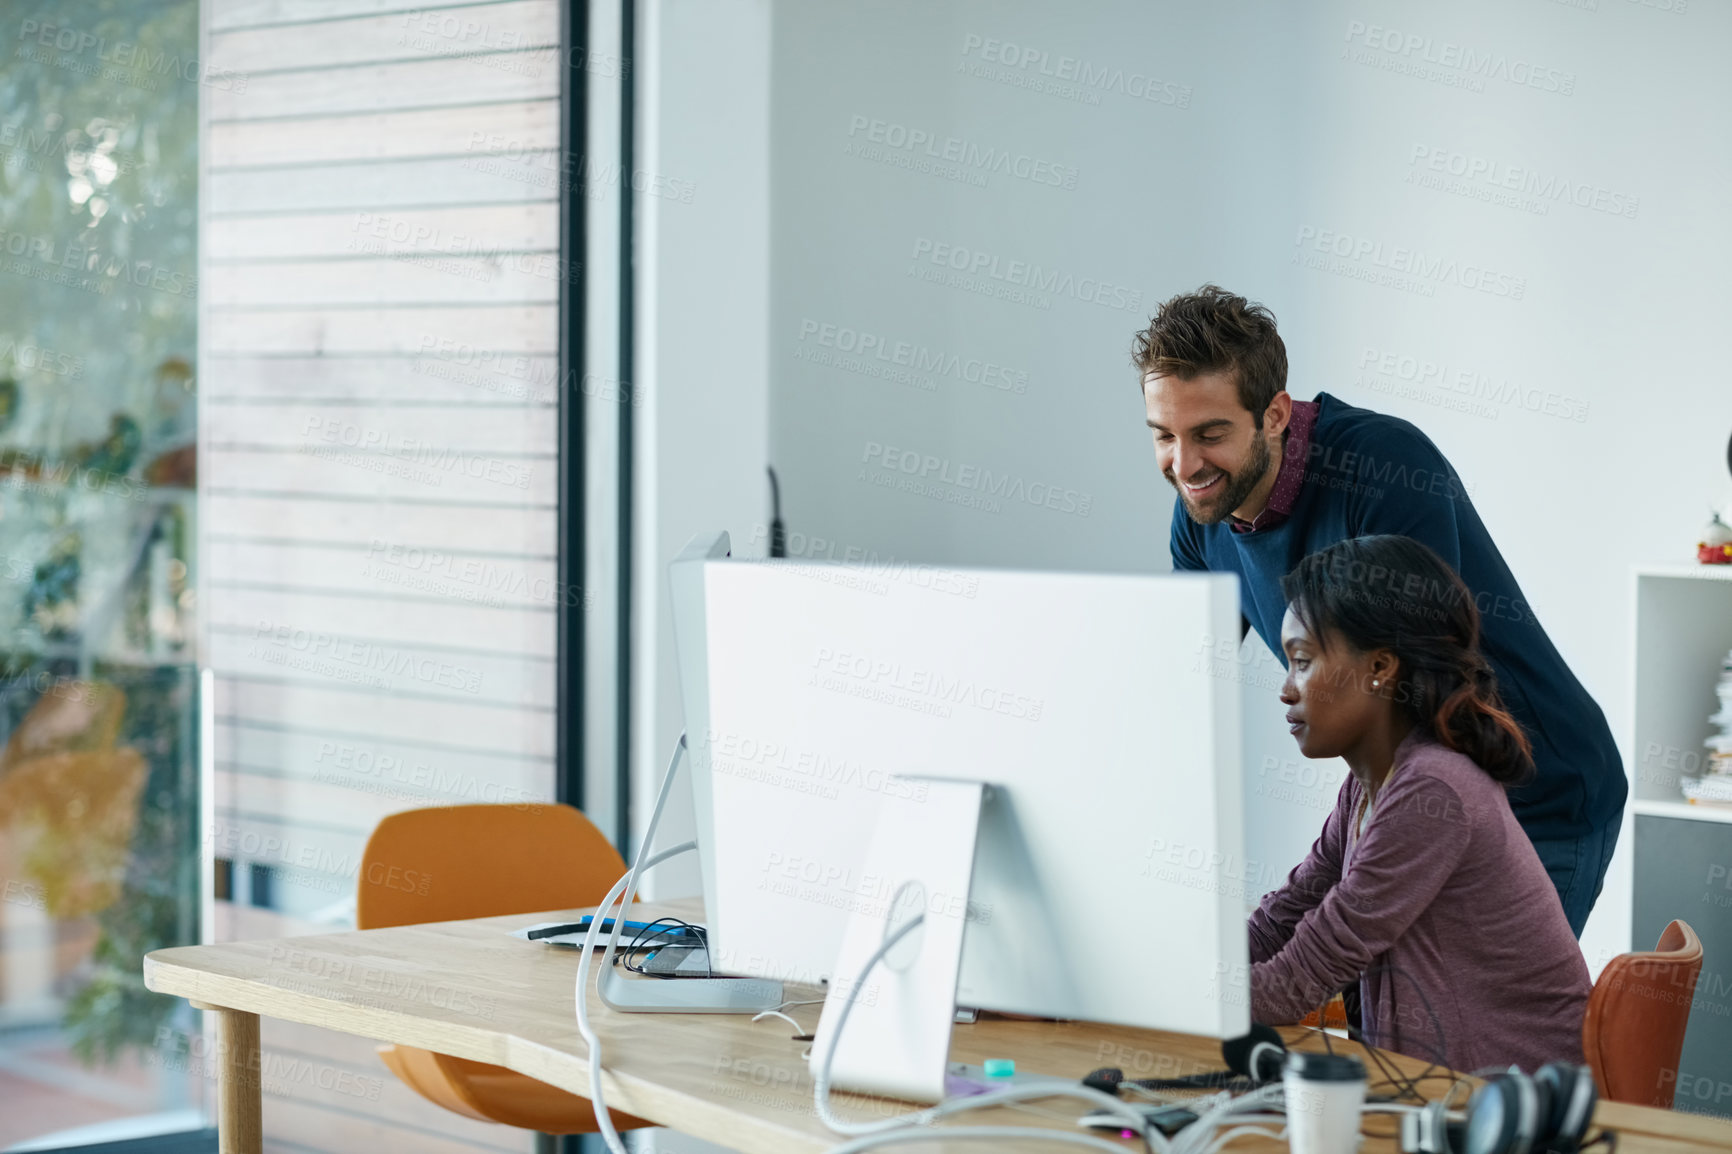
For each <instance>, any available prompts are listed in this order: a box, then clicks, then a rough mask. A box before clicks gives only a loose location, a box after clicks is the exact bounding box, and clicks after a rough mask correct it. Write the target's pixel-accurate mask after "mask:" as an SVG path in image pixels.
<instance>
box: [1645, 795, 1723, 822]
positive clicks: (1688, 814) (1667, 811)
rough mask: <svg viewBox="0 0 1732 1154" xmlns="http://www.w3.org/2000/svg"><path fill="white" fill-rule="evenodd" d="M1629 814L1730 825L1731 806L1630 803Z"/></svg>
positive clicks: (1679, 802)
mask: <svg viewBox="0 0 1732 1154" xmlns="http://www.w3.org/2000/svg"><path fill="white" fill-rule="evenodd" d="M1630 812H1631V813H1633V814H1635V815H1636V816H1638V817H1667V818H1675V819H1677V820H1679V821H1705V822H1712V823H1718V824H1720V825H1732V806H1724V805H1692V804H1691V803H1690V802H1687V801H1632V802H1631V803H1630Z"/></svg>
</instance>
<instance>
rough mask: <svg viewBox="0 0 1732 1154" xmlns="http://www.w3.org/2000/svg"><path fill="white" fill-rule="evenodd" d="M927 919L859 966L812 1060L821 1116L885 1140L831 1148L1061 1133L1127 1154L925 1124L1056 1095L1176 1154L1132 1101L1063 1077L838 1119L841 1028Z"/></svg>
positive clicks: (1002, 1129)
mask: <svg viewBox="0 0 1732 1154" xmlns="http://www.w3.org/2000/svg"><path fill="white" fill-rule="evenodd" d="M925 920H926V917H925V915H924V914H919V915H916V916H915V917H914V918H912V919H911V920H909V921H908V923H907V924H905V925H903V926H900V927H898V928H897V929H896V931H895V932H893V933H891V934H890V935H888V936H887V937H886V938H885V940H884V942H883V944H882V945H880V946H879V947H878V949H877V950H876V951H875V952H874V953H873V954H872V956H871V957H870V958H868V959H867V960H866V964H865V965H864V966H862V967H861V969H860V976H859V978H858V979H856V980H855V981H854V982H853V983H852V985H851V986H850V988H849V994H848V996H847V997H845V998H843V999H842V1000H841V1002H840V1003H839V1007H838V1009H837V1011H836V1028H835V1029H834V1030H831V1031H830V1033H829V1039H830V1044H829V1046H828V1047H826V1049H825V1050H824V1052H823V1054H821V1055H820V1056H819V1057H818V1060H817V1061H816V1062H814V1063H813V1071H812V1104H813V1108H814V1110H815V1111H816V1113H817V1115H818V1118H819V1120H821V1121H822V1122H823V1123H824V1125H826V1126H828V1127H829V1128H830V1129H832V1130H834V1131H836V1132H837V1133H838V1134H845V1135H859V1136H862V1137H863V1138H864V1137H872V1138H877V1139H880V1141H876V1142H867V1143H866V1145H863V1146H862V1145H857V1144H855V1143H845V1144H844V1145H842V1146H839V1147H837V1148H836V1149H835V1150H834V1151H832V1154H840V1152H841V1151H844V1150H866V1149H870V1148H871V1147H872V1146H874V1145H886V1144H888V1143H890V1142H902V1141H908V1142H912V1141H915V1140H916V1139H917V1138H923V1139H925V1140H928V1141H932V1140H938V1139H939V1138H942V1139H946V1140H948V1139H950V1138H970V1137H978V1138H987V1137H991V1138H1006V1137H1016V1138H1051V1137H1054V1136H1055V1135H1062V1137H1059V1138H1056V1139H1055V1140H1057V1141H1064V1142H1070V1143H1072V1144H1081V1145H1097V1146H1109V1147H1111V1148H1113V1149H1115V1150H1117V1151H1120V1154H1122V1152H1123V1150H1124V1147H1123V1146H1119V1145H1116V1144H1114V1143H1110V1142H1107V1141H1106V1140H1105V1139H1102V1138H1094V1137H1090V1136H1089V1135H1085V1134H1073V1133H1071V1132H1069V1131H1065V1130H1037V1129H1033V1128H1031V1127H1015V1126H960V1127H954V1128H951V1127H946V1128H945V1129H944V1130H942V1131H939V1132H936V1133H935V1132H933V1131H929V1130H926V1129H925V1127H927V1126H930V1125H931V1124H932V1123H933V1122H935V1121H937V1120H938V1119H939V1118H943V1117H948V1116H950V1115H952V1114H960V1113H962V1112H963V1111H965V1110H981V1109H985V1108H986V1107H988V1106H999V1105H1003V1104H1005V1103H1009V1102H1021V1101H1026V1100H1029V1099H1034V1098H1054V1097H1062V1098H1080V1099H1082V1100H1083V1101H1085V1102H1088V1103H1090V1104H1091V1105H1093V1106H1094V1107H1095V1108H1096V1109H1098V1110H1104V1111H1107V1112H1109V1113H1112V1114H1116V1115H1118V1116H1119V1117H1120V1118H1123V1119H1126V1125H1125V1129H1127V1130H1131V1131H1134V1132H1135V1133H1138V1134H1141V1135H1143V1137H1144V1139H1145V1140H1146V1141H1147V1142H1148V1144H1149V1145H1150V1146H1151V1147H1152V1148H1154V1150H1155V1151H1157V1154H1173V1151H1174V1149H1175V1147H1173V1145H1172V1144H1171V1143H1169V1142H1168V1141H1167V1137H1166V1135H1164V1134H1162V1133H1161V1132H1160V1131H1158V1130H1156V1129H1155V1128H1154V1127H1152V1126H1150V1125H1149V1124H1148V1121H1147V1119H1145V1118H1144V1117H1143V1115H1142V1112H1141V1111H1139V1110H1137V1109H1135V1108H1134V1107H1132V1106H1130V1105H1129V1104H1128V1103H1126V1102H1124V1101H1122V1100H1120V1099H1118V1098H1115V1097H1113V1096H1112V1095H1111V1094H1106V1093H1103V1092H1102V1091H1100V1090H1095V1089H1092V1088H1091V1087H1088V1086H1084V1085H1082V1084H1081V1083H1073V1082H1064V1081H1060V1080H1058V1079H1054V1080H1053V1081H1052V1082H1051V1083H1035V1084H1033V1085H1027V1086H1007V1087H1005V1088H1004V1089H1002V1090H989V1091H987V1092H986V1093H984V1094H975V1095H972V1096H970V1097H966V1098H947V1099H945V1100H944V1101H942V1102H940V1103H938V1104H937V1105H936V1106H929V1107H927V1108H926V1109H924V1110H917V1111H914V1112H913V1113H909V1114H903V1115H901V1116H899V1117H896V1118H883V1119H878V1120H876V1121H872V1122H850V1121H847V1120H846V1119H843V1118H839V1117H837V1116H836V1114H835V1112H834V1111H833V1110H832V1109H831V1108H830V1067H831V1064H832V1062H833V1061H834V1059H835V1057H836V1047H837V1046H838V1045H839V1044H840V1043H841V1040H842V1029H843V1027H844V1026H846V1025H847V1024H848V1015H849V1014H850V1013H852V1012H853V1009H854V998H855V996H856V995H857V994H858V993H859V991H860V990H861V989H863V988H864V987H865V984H866V979H867V978H868V977H870V976H871V974H872V971H873V969H874V968H875V967H876V966H877V965H878V963H879V962H881V961H883V960H884V955H885V954H887V953H889V952H890V950H891V949H892V948H893V947H895V945H896V943H897V942H899V941H901V940H902V939H903V938H904V937H906V936H907V935H908V934H910V933H912V932H913V931H914V929H915V928H916V927H917V926H919V925H921V924H922V923H924V922H925ZM915 1126H918V1127H920V1128H921V1129H920V1130H918V1131H916V1130H911V1129H909V1127H915Z"/></svg>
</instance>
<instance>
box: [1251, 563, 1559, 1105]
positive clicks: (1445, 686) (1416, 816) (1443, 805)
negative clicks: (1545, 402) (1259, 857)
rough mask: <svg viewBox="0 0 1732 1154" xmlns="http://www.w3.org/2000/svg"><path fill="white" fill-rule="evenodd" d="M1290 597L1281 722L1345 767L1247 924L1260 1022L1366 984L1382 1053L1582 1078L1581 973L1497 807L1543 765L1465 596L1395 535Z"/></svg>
mask: <svg viewBox="0 0 1732 1154" xmlns="http://www.w3.org/2000/svg"><path fill="white" fill-rule="evenodd" d="M1282 593H1283V594H1284V595H1285V597H1286V598H1287V615H1286V618H1285V619H1284V620H1283V622H1282V626H1281V647H1282V649H1283V650H1284V651H1285V652H1286V655H1287V661H1288V670H1287V680H1286V682H1285V684H1283V686H1282V687H1281V700H1282V701H1283V702H1284V703H1285V704H1286V705H1287V707H1288V710H1287V721H1288V724H1289V726H1290V727H1291V729H1292V732H1293V735H1294V737H1295V738H1296V739H1297V740H1298V742H1299V750H1300V752H1301V753H1303V754H1304V755H1305V756H1306V757H1313V758H1322V757H1341V758H1343V759H1345V760H1346V762H1347V765H1348V767H1349V769H1350V770H1351V771H1352V772H1351V774H1349V776H1348V778H1347V780H1346V781H1345V782H1343V783H1342V786H1341V792H1340V794H1339V795H1338V796H1337V798H1336V800H1335V809H1334V811H1333V812H1332V813H1330V815H1329V817H1328V819H1327V820H1325V821H1324V823H1323V833H1322V836H1320V837H1319V838H1318V839H1317V841H1316V843H1315V844H1314V845H1313V846H1312V847H1311V853H1310V855H1309V856H1307V857H1306V859H1305V860H1304V861H1303V862H1301V863H1300V864H1299V866H1298V867H1297V868H1295V869H1294V870H1293V872H1292V873H1291V874H1289V875H1288V877H1287V881H1286V884H1285V885H1283V886H1282V887H1281V888H1280V889H1278V890H1276V891H1274V892H1273V893H1271V894H1269V895H1268V896H1267V897H1265V898H1264V899H1263V901H1262V904H1261V905H1260V906H1259V907H1258V908H1257V910H1256V912H1255V913H1253V914H1252V915H1251V918H1250V937H1251V961H1252V967H1251V1016H1252V1017H1253V1018H1254V1019H1256V1020H1257V1021H1259V1022H1267V1023H1270V1024H1282V1023H1289V1022H1295V1021H1298V1020H1299V1019H1300V1018H1302V1017H1304V1016H1305V1015H1306V1014H1307V1013H1309V1012H1310V1011H1312V1010H1315V1009H1317V1008H1318V1007H1319V1006H1320V1005H1322V1004H1323V1003H1324V1002H1326V1001H1327V1000H1328V999H1329V998H1330V997H1331V996H1332V995H1333V994H1334V993H1335V992H1336V991H1338V990H1341V989H1342V988H1344V987H1345V986H1347V985H1348V984H1350V983H1353V982H1357V983H1359V992H1360V1005H1361V1014H1362V1017H1363V1023H1362V1026H1363V1031H1364V1037H1365V1040H1366V1041H1368V1042H1370V1043H1371V1044H1372V1045H1375V1046H1378V1047H1381V1048H1385V1049H1390V1050H1395V1051H1398V1052H1401V1053H1404V1054H1408V1055H1411V1056H1413V1057H1417V1058H1423V1059H1426V1060H1436V1061H1441V1062H1445V1063H1447V1064H1448V1065H1450V1066H1452V1067H1454V1068H1455V1069H1457V1070H1476V1069H1480V1068H1483V1067H1488V1066H1507V1065H1510V1064H1512V1063H1513V1064H1515V1065H1519V1066H1521V1067H1522V1068H1524V1069H1527V1070H1530V1071H1531V1070H1533V1069H1534V1068H1536V1067H1538V1066H1539V1065H1541V1064H1543V1063H1545V1062H1550V1061H1568V1062H1578V1063H1579V1062H1580V1061H1581V1060H1582V1039H1581V1035H1582V1016H1583V1014H1584V1012H1585V1010H1586V1007H1587V1001H1588V992H1589V989H1590V983H1589V981H1588V970H1587V965H1586V964H1585V962H1584V961H1583V959H1582V952H1581V948H1580V946H1578V945H1577V943H1576V939H1575V935H1574V934H1573V933H1571V932H1570V925H1569V922H1568V920H1567V919H1566V918H1565V917H1564V911H1563V907H1562V905H1560V904H1559V901H1558V893H1557V889H1556V887H1554V886H1553V885H1552V882H1551V879H1550V878H1549V877H1548V876H1547V874H1546V871H1545V867H1544V866H1542V865H1541V864H1540V859H1539V857H1538V855H1536V854H1535V852H1534V848H1533V844H1532V843H1531V842H1530V841H1529V840H1528V837H1527V835H1526V834H1525V833H1523V832H1522V827H1521V826H1520V825H1519V824H1517V822H1516V819H1515V815H1514V814H1513V813H1511V811H1510V807H1509V801H1508V799H1507V798H1506V797H1505V794H1504V791H1505V790H1506V789H1507V788H1508V787H1510V786H1511V785H1517V784H1520V783H1521V781H1522V779H1523V778H1524V777H1525V776H1526V775H1527V774H1529V773H1530V772H1531V771H1532V768H1533V759H1532V755H1531V752H1530V750H1529V745H1528V740H1527V737H1526V736H1525V735H1524V734H1523V733H1522V730H1521V727H1520V726H1519V725H1518V724H1517V723H1516V721H1515V720H1514V719H1513V718H1512V717H1511V716H1510V715H1509V713H1508V712H1506V711H1505V709H1504V708H1503V705H1502V703H1501V701H1500V700H1499V698H1498V693H1497V686H1496V684H1495V682H1494V678H1493V674H1492V670H1491V667H1490V666H1489V665H1488V664H1487V663H1486V660H1485V658H1484V657H1482V656H1481V655H1480V652H1479V613H1478V611H1477V610H1476V609H1475V607H1474V601H1473V595H1472V593H1471V592H1470V591H1469V590H1468V588H1467V586H1466V585H1464V584H1463V583H1462V580H1461V578H1460V577H1458V576H1457V575H1456V573H1455V572H1454V570H1452V569H1451V568H1450V567H1449V565H1448V564H1447V563H1446V562H1445V561H1444V560H1443V559H1442V558H1441V557H1439V556H1438V555H1437V554H1436V553H1435V552H1433V551H1432V550H1431V549H1430V548H1429V547H1427V546H1425V545H1423V544H1421V543H1420V542H1418V541H1415V540H1413V539H1412V538H1409V537H1395V536H1374V537H1361V538H1357V539H1354V540H1347V541H1342V542H1340V543H1338V544H1336V545H1333V546H1330V547H1329V548H1327V549H1323V550H1320V551H1318V552H1316V553H1313V554H1312V555H1310V556H1309V557H1306V558H1305V559H1304V560H1303V561H1301V562H1300V563H1299V564H1298V565H1297V566H1296V567H1295V568H1294V570H1293V571H1292V572H1291V573H1289V574H1288V575H1287V576H1286V577H1285V578H1283V579H1282Z"/></svg>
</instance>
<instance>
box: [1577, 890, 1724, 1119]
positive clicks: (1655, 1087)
mask: <svg viewBox="0 0 1732 1154" xmlns="http://www.w3.org/2000/svg"><path fill="white" fill-rule="evenodd" d="M1701 973H1702V941H1701V939H1700V938H1698V937H1697V936H1696V931H1695V930H1693V929H1691V928H1690V927H1689V926H1688V925H1686V924H1685V923H1683V922H1677V921H1675V922H1673V923H1672V924H1671V925H1669V926H1667V927H1666V932H1665V933H1663V934H1661V935H1660V944H1659V945H1658V946H1656V947H1655V948H1654V949H1652V950H1646V951H1637V952H1636V953H1631V954H1619V955H1618V956H1617V957H1615V958H1613V959H1612V960H1611V961H1610V962H1609V963H1607V965H1606V968H1605V969H1604V970H1602V971H1601V972H1600V980H1599V981H1597V982H1595V983H1594V990H1593V993H1591V994H1589V995H1588V1013H1587V1016H1586V1017H1585V1018H1584V1019H1583V1020H1582V1052H1583V1053H1584V1054H1585V1055H1586V1056H1587V1059H1588V1067H1589V1068H1590V1069H1591V1070H1593V1072H1594V1081H1595V1082H1596V1083H1597V1084H1598V1085H1599V1088H1600V1097H1601V1098H1605V1099H1610V1100H1611V1101H1614V1102H1634V1103H1636V1104H1637V1105H1641V1106H1659V1107H1660V1108H1662V1109H1670V1108H1671V1105H1672V1094H1673V1091H1674V1089H1675V1087H1676V1086H1677V1080H1678V1055H1679V1054H1680V1053H1682V1052H1683V1049H1684V1027H1685V1025H1686V1024H1687V1023H1688V1021H1689V1018H1690V1002H1691V1000H1692V998H1693V997H1694V996H1695V993H1696V979H1697V977H1699V976H1700V975H1701ZM1668 1074H1670V1077H1668V1076H1667V1075H1668Z"/></svg>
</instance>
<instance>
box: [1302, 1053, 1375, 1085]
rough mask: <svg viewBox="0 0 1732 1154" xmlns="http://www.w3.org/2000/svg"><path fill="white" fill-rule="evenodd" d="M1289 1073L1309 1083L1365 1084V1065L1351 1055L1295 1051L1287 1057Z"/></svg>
mask: <svg viewBox="0 0 1732 1154" xmlns="http://www.w3.org/2000/svg"><path fill="white" fill-rule="evenodd" d="M1287 1073H1288V1074H1290V1075H1292V1076H1294V1077H1296V1078H1303V1079H1304V1080H1305V1081H1307V1082H1363V1081H1365V1063H1363V1062H1361V1061H1360V1060H1359V1059H1358V1058H1355V1057H1353V1056H1352V1055H1351V1054H1306V1053H1301V1052H1299V1051H1297V1050H1294V1051H1291V1052H1290V1053H1288V1055H1287Z"/></svg>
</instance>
